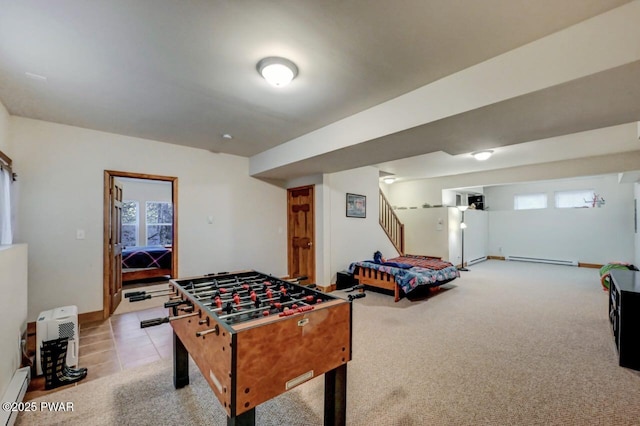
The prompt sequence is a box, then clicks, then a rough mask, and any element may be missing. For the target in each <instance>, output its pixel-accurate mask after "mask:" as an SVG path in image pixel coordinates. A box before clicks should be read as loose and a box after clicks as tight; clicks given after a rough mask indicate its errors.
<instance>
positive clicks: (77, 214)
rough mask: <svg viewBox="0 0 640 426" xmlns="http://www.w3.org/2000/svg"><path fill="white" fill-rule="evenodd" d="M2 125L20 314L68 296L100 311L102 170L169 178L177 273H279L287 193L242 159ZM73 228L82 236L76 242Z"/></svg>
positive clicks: (22, 122) (45, 127) (37, 125)
mask: <svg viewBox="0 0 640 426" xmlns="http://www.w3.org/2000/svg"><path fill="white" fill-rule="evenodd" d="M11 127H12V132H11V134H12V141H11V142H12V146H13V147H14V152H13V159H14V163H15V164H16V168H17V169H18V170H19V171H20V180H21V201H20V203H19V215H20V216H21V222H20V224H19V228H18V232H17V235H16V238H17V240H18V241H22V242H27V243H29V295H30V297H29V320H31V321H33V320H34V319H35V318H36V315H37V314H38V313H39V312H40V311H43V310H46V309H51V308H52V307H56V306H64V305H69V304H75V305H77V306H78V309H79V311H80V312H81V313H82V312H93V311H99V310H102V306H103V300H102V291H103V290H102V272H103V265H102V244H103V242H102V222H103V211H102V203H103V179H104V178H103V172H104V170H105V169H108V170H118V171H126V172H136V173H146V174H154V175H166V176H175V177H178V203H179V206H178V235H179V257H178V262H179V265H178V267H179V275H180V276H183V277H184V276H189V275H199V274H204V273H210V272H218V271H230V270H237V269H247V268H251V269H256V270H259V271H262V272H266V273H272V274H274V275H285V274H286V269H287V266H286V204H287V203H286V191H285V190H284V189H282V188H279V187H276V186H272V185H270V184H268V183H265V182H262V181H259V180H257V179H253V178H251V177H249V175H248V160H247V159H246V158H242V157H236V156H231V155H223V154H213V153H210V152H207V151H203V150H198V149H192V148H186V147H181V146H177V145H171V144H165V143H160V142H155V141H149V140H144V139H138V138H132V137H125V136H121V135H115V134H109V133H104V132H98V131H93V130H87V129H81V128H78V127H72V126H63V125H58V124H54V123H48V122H44V121H39V120H31V119H25V118H20V117H11ZM208 216H213V218H214V220H213V224H209V223H208V222H207V217H208ZM77 229H83V230H85V233H86V239H84V240H76V238H75V237H76V230H77Z"/></svg>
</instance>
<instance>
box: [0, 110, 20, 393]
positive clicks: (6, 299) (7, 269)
mask: <svg viewBox="0 0 640 426" xmlns="http://www.w3.org/2000/svg"><path fill="white" fill-rule="evenodd" d="M9 126H10V117H9V113H8V112H7V109H6V108H5V107H4V105H3V104H2V102H0V151H2V152H4V153H5V154H6V155H8V156H9V157H11V158H12V159H13V160H15V158H13V151H12V149H11V145H10V140H9V133H10V132H9ZM13 168H14V172H18V171H19V169H18V167H16V164H15V161H14V167H13ZM12 185H13V186H12V188H17V182H14V183H13V184H12ZM0 294H2V297H0V312H2V315H3V319H2V321H0V342H2V344H0V395H4V392H5V391H6V390H7V386H9V382H10V381H11V377H12V376H13V373H14V372H15V370H16V369H17V368H18V367H20V359H21V351H20V346H19V344H18V342H19V336H20V335H21V334H22V333H23V332H24V331H25V330H26V328H27V246H26V244H13V245H11V246H0Z"/></svg>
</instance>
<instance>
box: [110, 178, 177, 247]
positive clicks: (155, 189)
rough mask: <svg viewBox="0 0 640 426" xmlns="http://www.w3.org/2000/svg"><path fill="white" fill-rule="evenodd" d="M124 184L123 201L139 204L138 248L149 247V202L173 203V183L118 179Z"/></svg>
mask: <svg viewBox="0 0 640 426" xmlns="http://www.w3.org/2000/svg"><path fill="white" fill-rule="evenodd" d="M118 180H119V181H120V182H122V199H123V201H137V202H138V246H146V245H147V233H146V229H147V217H146V214H145V211H146V210H145V205H146V202H147V201H156V202H158V201H160V202H162V201H165V202H169V203H171V202H172V201H173V200H172V191H171V182H167V181H161V180H148V179H129V178H118Z"/></svg>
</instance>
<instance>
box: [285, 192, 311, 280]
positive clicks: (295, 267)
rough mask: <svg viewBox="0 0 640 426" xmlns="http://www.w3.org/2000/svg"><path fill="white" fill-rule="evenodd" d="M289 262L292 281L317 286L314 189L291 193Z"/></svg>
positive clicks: (288, 227)
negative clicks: (300, 278)
mask: <svg viewBox="0 0 640 426" xmlns="http://www.w3.org/2000/svg"><path fill="white" fill-rule="evenodd" d="M287 224H288V225H287V253H288V256H287V260H288V270H289V271H288V274H289V277H292V278H296V277H307V279H306V280H302V281H301V283H303V284H311V283H315V282H316V261H315V259H316V256H315V208H314V187H313V185H310V186H301V187H298V188H291V189H288V190H287Z"/></svg>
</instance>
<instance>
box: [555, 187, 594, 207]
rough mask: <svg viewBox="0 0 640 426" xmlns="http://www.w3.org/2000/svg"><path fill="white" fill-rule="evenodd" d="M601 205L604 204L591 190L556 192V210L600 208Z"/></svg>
mask: <svg viewBox="0 0 640 426" xmlns="http://www.w3.org/2000/svg"><path fill="white" fill-rule="evenodd" d="M602 204H604V199H603V198H602V197H600V196H599V195H597V194H596V193H595V191H594V190H593V189H578V190H574V191H557V192H556V208H559V209H571V208H576V207H600V206H601V205H602Z"/></svg>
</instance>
